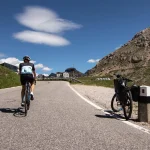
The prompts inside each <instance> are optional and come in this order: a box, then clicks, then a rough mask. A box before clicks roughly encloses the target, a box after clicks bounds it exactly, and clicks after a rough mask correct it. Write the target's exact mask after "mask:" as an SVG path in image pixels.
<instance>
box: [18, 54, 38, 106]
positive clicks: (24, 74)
mask: <svg viewBox="0 0 150 150" xmlns="http://www.w3.org/2000/svg"><path fill="white" fill-rule="evenodd" d="M30 60H31V59H30V57H29V56H24V57H23V61H24V62H23V63H20V64H19V74H20V81H21V85H22V90H21V99H22V102H21V106H24V102H23V97H24V94H25V84H26V81H29V82H30V83H31V100H34V96H33V90H34V81H35V79H36V73H35V67H34V64H33V63H30Z"/></svg>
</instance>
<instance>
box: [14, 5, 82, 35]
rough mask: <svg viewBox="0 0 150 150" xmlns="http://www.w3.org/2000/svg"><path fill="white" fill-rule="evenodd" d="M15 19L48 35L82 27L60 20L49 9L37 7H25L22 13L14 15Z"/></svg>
mask: <svg viewBox="0 0 150 150" xmlns="http://www.w3.org/2000/svg"><path fill="white" fill-rule="evenodd" d="M15 18H16V20H17V21H18V22H19V23H20V24H22V25H24V26H26V27H29V28H31V29H33V30H38V31H44V32H50V33H60V32H63V31H66V30H73V29H78V28H81V27H82V26H81V25H79V24H76V23H74V22H72V21H68V20H65V19H62V18H60V17H59V16H58V15H57V13H55V12H54V11H52V10H51V9H47V8H45V7H39V6H34V7H33V6H29V7H25V9H24V12H23V13H20V14H18V15H16V17H15Z"/></svg>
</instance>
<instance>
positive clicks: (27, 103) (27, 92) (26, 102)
mask: <svg viewBox="0 0 150 150" xmlns="http://www.w3.org/2000/svg"><path fill="white" fill-rule="evenodd" d="M30 88H31V84H30V83H29V82H28V81H27V82H26V84H25V94H24V97H23V101H24V108H25V116H27V113H28V110H29V108H30V100H31V94H30Z"/></svg>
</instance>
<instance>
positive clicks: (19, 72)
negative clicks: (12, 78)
mask: <svg viewBox="0 0 150 150" xmlns="http://www.w3.org/2000/svg"><path fill="white" fill-rule="evenodd" d="M18 75H21V64H19V71H18Z"/></svg>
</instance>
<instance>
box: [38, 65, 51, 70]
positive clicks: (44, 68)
mask: <svg viewBox="0 0 150 150" xmlns="http://www.w3.org/2000/svg"><path fill="white" fill-rule="evenodd" d="M35 68H36V69H42V70H43V71H51V70H52V68H49V67H46V66H44V65H43V64H36V65H35Z"/></svg>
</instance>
